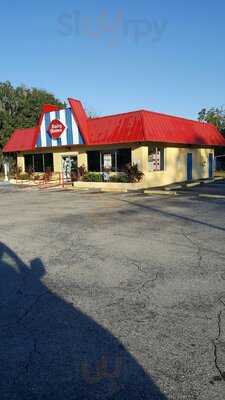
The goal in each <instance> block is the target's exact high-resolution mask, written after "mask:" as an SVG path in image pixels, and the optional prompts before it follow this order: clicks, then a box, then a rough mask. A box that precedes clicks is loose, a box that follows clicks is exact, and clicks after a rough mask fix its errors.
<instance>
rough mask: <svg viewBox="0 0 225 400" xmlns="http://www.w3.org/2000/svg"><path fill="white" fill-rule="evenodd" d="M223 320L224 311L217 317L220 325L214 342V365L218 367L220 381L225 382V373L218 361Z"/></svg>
mask: <svg viewBox="0 0 225 400" xmlns="http://www.w3.org/2000/svg"><path fill="white" fill-rule="evenodd" d="M221 320H222V311H220V312H219V314H218V316H217V325H218V334H217V337H216V339H215V340H214V342H213V347H214V364H215V367H216V370H217V371H218V373H219V377H220V380H223V381H225V372H224V371H222V370H221V368H220V366H219V361H218V342H219V340H220V338H221V332H222V329H221Z"/></svg>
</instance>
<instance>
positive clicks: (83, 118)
mask: <svg viewBox="0 0 225 400" xmlns="http://www.w3.org/2000/svg"><path fill="white" fill-rule="evenodd" d="M68 101H69V104H70V107H71V109H72V112H73V115H74V118H75V121H76V123H77V125H78V127H79V129H80V132H81V133H82V136H83V138H84V142H85V144H89V143H90V137H89V130H88V117H87V114H86V112H85V110H84V108H83V105H82V103H81V102H80V101H79V100H75V99H71V98H69V99H68Z"/></svg>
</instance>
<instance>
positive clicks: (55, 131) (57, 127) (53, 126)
mask: <svg viewBox="0 0 225 400" xmlns="http://www.w3.org/2000/svg"><path fill="white" fill-rule="evenodd" d="M65 129H66V127H65V126H64V125H63V124H62V122H61V121H59V120H58V119H54V120H53V121H52V122H51V123H50V125H49V127H48V132H49V134H50V135H51V137H52V139H59V137H60V136H61V135H62V133H63V132H64V130H65Z"/></svg>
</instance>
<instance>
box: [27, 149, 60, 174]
mask: <svg viewBox="0 0 225 400" xmlns="http://www.w3.org/2000/svg"><path fill="white" fill-rule="evenodd" d="M24 160H25V171H26V172H30V171H33V172H46V171H51V172H53V170H54V168H53V154H52V153H47V154H26V155H25V156H24Z"/></svg>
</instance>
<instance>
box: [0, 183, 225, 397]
mask: <svg viewBox="0 0 225 400" xmlns="http://www.w3.org/2000/svg"><path fill="white" fill-rule="evenodd" d="M0 212H1V218H0V235H1V236H0V238H1V242H2V244H1V247H0V399H1V400H6V399H7V400H18V399H21V400H22V399H23V400H24V399H25V400H26V399H46V400H50V399H51V400H52V399H54V400H55V399H57V400H58V399H59V400H62V399H71V400H72V399H73V400H74V399H114V400H115V399H135V400H136V399H148V400H149V399H162V400H163V399H171V400H176V399H177V400H178V399H179V400H181V399H182V400H184V399H185V400H186V399H188V400H192V399H200V400H224V393H225V381H224V380H223V376H224V371H225V350H224V349H225V314H224V313H225V264H224V262H225V246H224V243H225V241H224V240H225V219H224V212H225V202H224V201H223V200H208V199H198V198H197V197H193V196H192V195H191V194H190V196H189V195H185V196H180V197H177V198H169V199H168V198H165V197H162V198H161V197H146V196H144V195H137V194H115V195H112V194H91V193H85V192H84V193H71V192H66V191H65V192H64V191H62V192H54V191H52V192H45V191H42V192H40V191H37V190H28V189H23V190H18V189H16V190H14V189H13V188H12V189H8V190H6V189H4V188H3V189H0Z"/></svg>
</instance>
